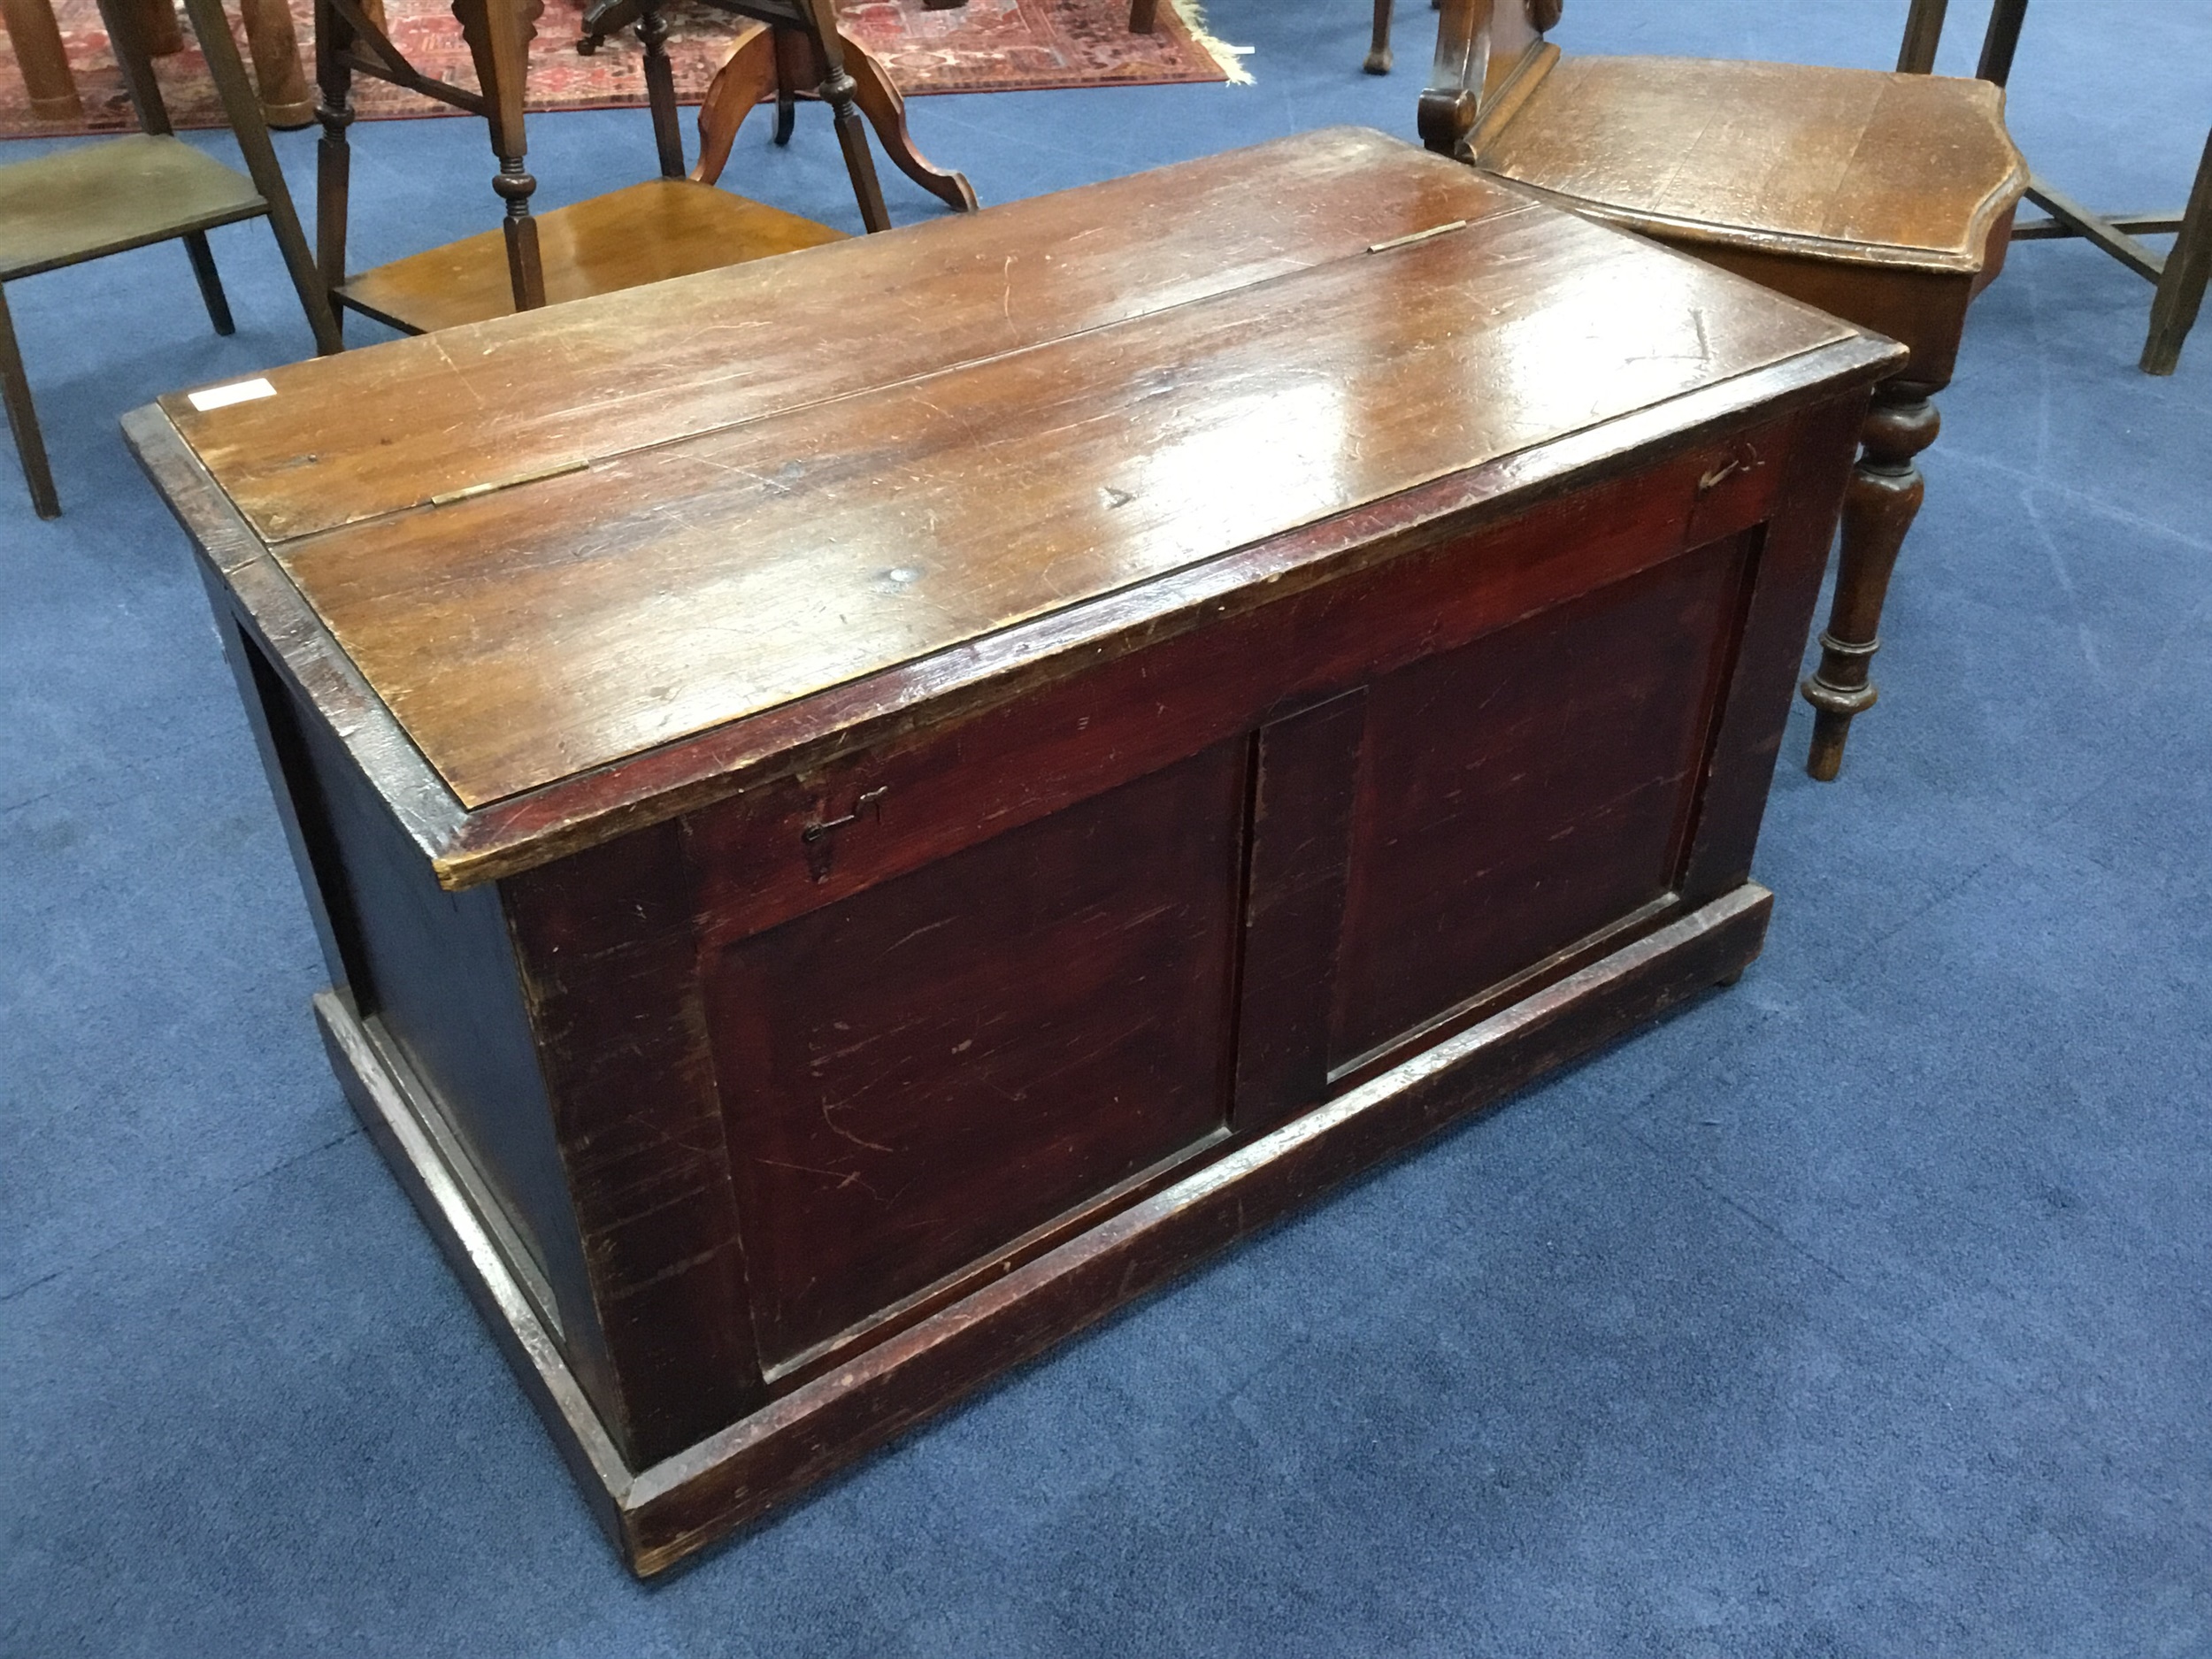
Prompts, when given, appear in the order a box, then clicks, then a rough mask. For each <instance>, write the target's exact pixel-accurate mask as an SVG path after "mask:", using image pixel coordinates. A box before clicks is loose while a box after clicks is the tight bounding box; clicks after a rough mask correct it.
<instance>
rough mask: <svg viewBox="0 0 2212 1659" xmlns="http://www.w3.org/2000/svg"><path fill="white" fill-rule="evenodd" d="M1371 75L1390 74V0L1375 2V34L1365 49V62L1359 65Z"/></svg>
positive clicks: (1377, 0) (1376, 0)
mask: <svg viewBox="0 0 2212 1659" xmlns="http://www.w3.org/2000/svg"><path fill="white" fill-rule="evenodd" d="M1360 67H1361V68H1363V69H1364V70H1365V71H1366V72H1367V73H1369V74H1371V75H1386V74H1388V73H1390V0H1375V34H1374V38H1373V40H1372V41H1371V42H1370V43H1369V45H1368V48H1367V61H1366V62H1365V63H1363V64H1362V65H1360Z"/></svg>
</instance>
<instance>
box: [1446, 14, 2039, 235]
mask: <svg viewBox="0 0 2212 1659" xmlns="http://www.w3.org/2000/svg"><path fill="white" fill-rule="evenodd" d="M1481 160H1482V165H1483V166H1484V167H1485V168H1486V170H1488V171H1489V172H1491V173H1496V174H1497V175H1498V176H1500V177H1501V178H1505V179H1510V180H1513V181H1515V182H1516V183H1519V184H1525V185H1529V186H1532V187H1533V188H1540V189H1543V190H1548V191H1551V192H1555V193H1556V194H1558V195H1560V196H1564V197H1567V198H1571V200H1573V201H1575V202H1577V203H1582V204H1595V205H1598V206H1601V207H1602V208H1606V209H1609V210H1612V212H1613V215H1614V216H1615V217H1616V218H1617V219H1619V220H1620V221H1621V222H1624V223H1627V224H1630V225H1632V226H1634V227H1637V228H1639V229H1648V230H1650V231H1652V232H1654V233H1655V234H1660V235H1666V236H1672V237H1678V238H1679V237H1691V238H1694V236H1695V235H1696V234H1697V233H1698V232H1699V231H1701V230H1709V231H1712V232H1715V233H1717V234H1720V235H1721V236H1722V237H1723V238H1724V239H1725V240H1727V241H1729V242H1734V243H1739V244H1742V245H1754V244H1760V245H1765V246H1768V247H1770V248H1772V249H1773V250H1776V251H1788V252H1793V253H1798V254H1801V255H1806V256H1809V257H1824V258H1831V259H1841V260H1847V261H1855V262H1859V263H1864V264H1877V265H1902V266H1906V267H1908V268H1911V269H1918V270H1927V271H1964V272H1972V271H1978V270H1979V269H1980V268H1981V264H1982V259H1983V255H1984V250H1985V244H1986V242H1987V241H1988V238H1989V232H1990V227H1991V226H1992V225H1993V224H1994V223H1995V222H1996V220H1997V218H1998V216H1999V215H2000V214H2001V213H2002V212H2003V211H2005V209H2006V208H2008V207H2009V206H2010V205H2011V204H2013V203H2014V202H2015V201H2016V200H2017V199H2018V198H2019V195H2020V192H2021V190H2022V189H2024V188H2025V187H2026V184H2027V178H2028V174H2027V167H2026V164H2025V163H2024V162H2023V161H2022V160H2021V158H2020V152H2019V151H2018V150H2016V149H2015V148H2014V147H2013V143H2012V140H2011V138H2010V137H2009V136H2008V134H2006V132H2005V121H2004V92H2003V89H2002V88H1999V87H1995V86H1992V85H1991V84H1990V83H1989V82H1987V81H1961V80H1953V79H1950V78H1948V77H1946V76H1940V75H1906V74H1888V73H1880V72H1877V71H1873V70H1865V69H1830V68H1822V67H1817V66H1812V65H1802V64H1768V63H1739V62H1735V61H1732V60H1709V59H1703V58H1576V57H1572V56H1568V57H1565V58H1561V59H1560V60H1559V61H1558V62H1557V63H1556V64H1555V65H1552V66H1551V68H1550V71H1549V73H1547V74H1546V76H1545V77H1544V80H1543V81H1542V83H1541V84H1540V86H1539V87H1538V88H1536V90H1535V92H1534V93H1533V94H1532V95H1531V96H1530V97H1529V99H1528V101H1527V103H1525V104H1523V105H1522V106H1521V107H1520V108H1519V109H1518V110H1517V111H1516V112H1515V113H1514V115H1513V117H1512V119H1509V120H1508V121H1507V122H1506V123H1505V125H1504V127H1502V129H1501V131H1500V132H1499V133H1498V134H1497V135H1496V136H1495V137H1494V138H1492V139H1490V140H1489V141H1488V142H1486V143H1485V144H1484V146H1483V150H1482V157H1481Z"/></svg>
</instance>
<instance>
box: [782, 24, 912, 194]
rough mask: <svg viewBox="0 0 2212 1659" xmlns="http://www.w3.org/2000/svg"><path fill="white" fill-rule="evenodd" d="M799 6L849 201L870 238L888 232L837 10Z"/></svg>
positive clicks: (881, 188)
mask: <svg viewBox="0 0 2212 1659" xmlns="http://www.w3.org/2000/svg"><path fill="white" fill-rule="evenodd" d="M800 4H801V6H802V9H803V12H804V13H805V15H806V19H807V27H806V29H805V31H804V33H805V35H806V43H807V45H808V47H809V48H810V55H811V56H812V58H813V59H814V62H815V65H816V66H817V67H818V68H819V69H820V70H821V72H822V82H821V86H820V88H818V90H819V92H820V95H821V99H822V102H823V103H825V104H828V105H829V107H830V119H831V120H832V121H833V122H834V123H835V125H836V127H837V147H838V148H839V149H840V150H843V151H844V152H845V171H846V172H847V173H849V174H850V175H851V177H852V181H853V196H854V197H855V199H856V200H857V201H858V202H859V204H860V222H861V224H862V226H863V227H865V228H866V229H867V230H868V231H869V232H870V233H871V234H873V233H874V232H876V231H880V230H889V229H890V228H891V214H890V211H889V210H888V209H887V208H886V207H885V206H884V205H883V187H882V185H881V184H879V182H878V181H877V180H876V161H875V157H873V156H872V155H870V154H869V153H868V127H867V124H866V122H865V120H864V118H863V117H862V115H861V113H860V105H859V104H858V103H857V102H856V101H855V98H854V94H855V93H856V92H857V91H858V90H859V88H858V86H857V85H856V83H855V82H854V81H853V78H852V73H851V72H850V71H849V70H848V69H847V68H846V67H845V53H844V50H843V48H842V46H841V42H840V40H839V36H838V33H837V8H836V7H835V6H834V5H833V4H831V0H800Z"/></svg>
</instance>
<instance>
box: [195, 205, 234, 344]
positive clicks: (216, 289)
mask: <svg viewBox="0 0 2212 1659" xmlns="http://www.w3.org/2000/svg"><path fill="white" fill-rule="evenodd" d="M184 251H185V252H186V253H187V254H188V256H190V257H191V260H192V276H193V279H194V280H196V281H197V282H198V283H199V285H200V302H201V303H202V304H204V305H205V306H206V307H207V320H208V321H210V322H211V323H213V324H214V325H215V332H216V333H217V334H236V333H237V332H238V325H237V324H236V323H235V322H234V321H232V320H231V315H230V301H229V300H228V299H227V298H225V297H224V295H223V279H222V276H221V275H220V273H218V272H217V271H216V269H215V252H214V250H213V249H211V248H210V247H209V246H208V245H207V233H206V232H205V231H198V230H196V231H191V232H188V233H187V234H186V235H185V238H184Z"/></svg>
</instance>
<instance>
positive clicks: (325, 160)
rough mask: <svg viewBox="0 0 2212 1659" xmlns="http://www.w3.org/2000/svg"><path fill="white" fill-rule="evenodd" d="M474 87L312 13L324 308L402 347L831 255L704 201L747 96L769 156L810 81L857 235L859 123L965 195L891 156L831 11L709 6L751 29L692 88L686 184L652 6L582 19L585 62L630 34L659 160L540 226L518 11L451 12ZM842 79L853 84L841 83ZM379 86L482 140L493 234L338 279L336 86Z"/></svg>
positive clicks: (885, 219)
mask: <svg viewBox="0 0 2212 1659" xmlns="http://www.w3.org/2000/svg"><path fill="white" fill-rule="evenodd" d="M451 3H452V10H453V15H454V17H455V18H456V19H457V20H458V22H459V23H460V25H461V32H462V35H463V36H464V37H465V40H466V41H467V43H468V48H469V56H470V59H471V61H472V64H473V65H474V67H475V71H476V77H477V87H476V88H475V89H474V90H471V89H469V88H463V87H456V86H452V85H449V84H448V83H446V82H444V81H435V80H433V79H431V78H430V77H428V76H426V75H424V74H422V73H419V71H417V70H416V69H415V68H414V66H413V65H411V64H409V63H408V62H407V60H406V58H405V57H404V56H403V54H402V53H401V52H400V50H399V49H398V48H397V47H396V46H395V45H393V43H392V42H391V40H390V38H389V37H388V35H386V34H385V32H384V29H383V27H382V24H381V7H380V5H379V4H377V0H316V7H315V16H316V78H317V81H319V84H320V86H321V88H322V104H321V107H320V109H319V111H317V117H318V119H319V120H320V121H321V122H322V126H323V136H322V141H321V144H320V149H319V172H318V175H317V181H316V182H317V190H316V226H315V241H316V252H317V256H318V257H319V261H320V264H321V268H322V275H323V280H325V282H326V283H327V284H328V286H329V288H330V291H331V293H332V295H333V296H334V298H335V299H336V301H337V302H338V303H340V304H341V305H342V306H346V307H349V308H351V309H352V310H355V311H360V312H361V313H363V314H364V315H365V316H369V317H373V318H375V319H377V320H379V321H380V322H384V323H388V324H389V325H390V326H393V327H395V328H398V329H401V330H403V331H404V332H406V333H409V334H425V333H428V332H430V331H431V330H433V329H438V328H449V327H453V326H457V325H458V324H462V323H470V322H481V321H483V320H484V319H487V318H491V317H500V316H505V315H507V314H509V313H511V312H512V311H529V310H533V309H534V308H536V307H538V306H541V305H544V304H548V303H557V302H559V301H563V300H572V299H581V298H585V297H587V296H590V295H594V294H607V293H612V292H615V291H617V290H618V289H622V288H636V287H639V286H641V285H642V284H644V283H648V282H657V281H660V280H664V279H666V278H669V277H678V276H688V275H691V274H693V273H695V272H700V271H710V270H716V269H718V268H719V267H721V266H724V265H739V264H742V263H743V262H745V261H747V260H749V259H760V258H765V257H769V256H770V255H772V254H779V253H786V252H789V251H791V250H795V249H798V248H810V247H814V246H816V245H818V244H820V243H823V242H836V241H841V240H842V239H843V235H844V233H843V232H841V231H838V230H834V229H832V228H831V227H829V226H827V225H822V224H818V223H816V222H815V221H814V220H812V219H802V218H800V217H799V216H798V215H796V214H794V213H787V212H784V211H781V210H780V209H777V208H772V207H769V206H767V205H766V204H763V203H759V202H752V201H748V200H747V199H746V198H744V197H743V196H733V195H732V194H731V193H730V192H728V191H726V190H722V189H719V188H716V185H715V180H717V179H718V178H719V177H720V176H721V173H722V169H723V166H724V165H725V164H726V162H727V160H728V158H729V154H730V147H731V144H732V142H733V141H734V139H735V137H736V134H737V129H738V127H739V126H740V124H741V123H742V121H743V120H744V119H745V117H746V116H747V114H749V112H750V111H751V110H752V108H753V106H754V104H756V103H757V102H758V100H759V99H760V97H761V96H764V93H766V92H769V91H776V92H778V93H779V101H780V103H781V104H783V106H784V108H783V110H782V111H780V113H781V116H782V119H780V122H779V131H778V137H779V140H781V139H783V138H787V137H788V135H789V130H790V129H789V105H790V101H791V98H792V96H794V95H795V91H796V90H797V89H798V86H799V85H800V84H801V83H803V81H807V80H809V79H810V80H811V81H814V82H815V83H817V84H818V88H819V93H820V96H821V97H822V100H823V101H824V102H825V103H826V104H828V105H829V106H830V109H831V112H832V114H833V118H834V119H835V122H836V126H837V134H838V141H839V143H840V144H841V147H842V149H843V150H844V155H845V162H846V166H847V169H848V171H849V173H851V175H852V181H853V191H854V194H855V196H856V197H857V198H858V200H859V204H860V212H861V220H862V222H863V223H864V225H865V226H866V227H867V228H868V229H869V230H871V231H878V230H885V229H888V228H889V227H890V217H889V215H888V213H887V211H885V209H884V205H883V193H882V190H881V188H880V187H879V185H878V183H877V180H876V173H875V164H874V162H873V160H872V157H871V156H870V154H869V150H868V141H867V134H866V133H865V131H864V129H863V127H862V126H861V119H862V117H863V115H864V114H865V115H866V116H867V117H868V118H869V119H872V121H873V122H874V123H875V124H876V127H877V129H878V132H879V134H880V135H882V136H883V138H884V142H885V148H886V150H887V152H888V153H890V154H891V156H892V157H893V158H894V159H895V161H897V162H898V164H899V165H900V166H901V167H902V169H903V170H904V171H905V172H907V173H908V174H909V175H910V176H911V177H914V178H915V179H916V180H918V181H920V182H922V183H923V184H924V185H925V186H926V188H930V189H932V190H933V191H935V192H936V193H937V194H938V195H939V196H941V197H943V198H944V199H945V200H947V201H948V202H949V203H950V204H952V205H954V206H955V207H959V208H965V209H972V208H973V207H974V206H975V193H974V192H973V191H972V190H971V189H970V188H968V183H967V180H965V179H964V178H962V177H961V176H960V175H959V174H957V173H942V172H940V171H939V170H938V169H936V168H933V167H932V166H930V165H929V164H928V163H926V161H924V160H923V159H922V158H921V157H919V156H918V155H916V154H915V153H914V151H913V149H912V146H911V144H910V143H909V142H906V140H905V131H904V109H903V105H902V103H901V102H900V100H899V96H898V93H897V91H896V90H895V88H892V86H891V84H890V81H889V80H888V78H887V77H886V76H884V75H883V73H882V70H881V65H878V64H876V63H875V62H874V60H873V59H868V60H867V61H866V62H865V63H864V64H863V63H858V62H856V61H855V60H856V56H857V57H860V58H864V57H865V54H864V53H862V52H861V50H860V49H859V48H858V47H857V46H856V45H854V44H853V43H852V42H849V41H847V40H845V39H843V38H842V37H841V35H839V33H838V30H837V27H836V18H835V13H834V11H833V8H832V4H831V0H714V3H715V4H717V5H718V8H719V9H720V10H723V11H727V12H737V13H739V14H740V15H741V16H744V17H748V18H750V19H755V20H756V21H757V23H758V24H759V25H760V26H761V27H758V28H756V29H753V30H749V31H748V32H747V33H746V34H744V35H741V36H740V38H739V39H738V41H737V42H736V44H735V45H734V46H733V49H732V50H731V52H730V55H729V57H728V58H726V60H725V62H724V63H723V65H722V67H721V69H720V70H719V71H718V72H717V73H716V75H715V78H714V80H713V81H712V82H711V83H710V85H709V87H708V88H707V92H706V96H705V99H704V101H703V103H702V104H701V106H700V111H699V129H700V139H701V155H700V159H699V164H698V165H697V166H696V167H694V168H692V169H691V170H690V171H689V172H688V173H687V171H686V169H685V165H684V144H683V134H682V132H681V129H680V125H679V120H678V113H677V107H676V89H675V81H674V76H673V73H672V69H671V67H670V65H669V60H668V52H667V47H666V42H667V38H668V24H667V21H666V19H664V18H663V17H662V16H661V15H660V0H603V3H602V4H596V5H594V6H591V7H590V8H588V10H587V12H586V13H585V29H586V33H585V37H584V40H583V42H580V45H581V46H582V48H583V49H584V50H593V49H595V47H596V45H597V44H598V42H599V41H600V40H601V39H602V38H603V37H604V36H605V35H607V34H609V33H611V32H612V31H613V30H614V29H616V28H618V27H622V26H623V25H625V24H634V26H635V29H636V33H637V37H638V39H639V41H640V42H641V43H642V44H643V46H644V48H645V86H646V95H647V99H648V103H649V108H650V110H651V111H652V119H653V135H654V139H655V142H656V145H657V149H658V150H659V158H660V176H659V177H658V178H656V179H651V180H646V181H645V182H643V183H641V184H634V185H631V186H628V187H627V188H624V189H620V190H615V191H611V192H609V193H608V194H606V195H604V196H595V197H592V198H591V199H590V200H588V201H584V202H579V203H577V204H574V205H572V206H570V207H565V208H558V209H556V210H555V211H552V212H549V213H545V214H542V215H538V214H533V213H532V212H531V211H530V196H531V194H532V192H534V190H535V189H536V188H537V181H536V180H534V179H533V178H532V177H531V176H530V174H529V173H528V171H527V170H526V165H525V153H526V151H525V141H524V136H523V105H524V90H525V79H526V73H527V69H528V58H529V44H530V41H531V39H532V37H533V35H534V34H535V32H536V31H535V19H536V18H537V15H538V12H539V9H540V7H539V5H538V4H536V0H451ZM854 68H858V69H859V70H860V72H861V73H860V75H859V76H858V77H857V78H856V76H855V74H854V73H851V71H852V70H853V69H854ZM357 73H359V74H365V75H370V76H373V77H374V78H376V79H378V80H382V81H392V82H394V83H395V84H396V85H399V86H403V87H407V88H411V89H412V90H414V91H416V92H419V93H422V94H424V95H425V96H429V97H433V98H436V99H438V100H439V101H440V102H442V103H445V104H452V105H454V106H455V107H456V108H458V109H462V110H466V111H471V112H472V113H474V114H478V115H481V116H482V117H484V119H485V120H486V121H487V122H488V125H489V127H490V128H491V146H492V150H493V153H494V154H495V156H496V157H498V161H499V171H498V173H497V174H496V175H495V177H494V179H493V180H492V188H493V191H494V192H495V194H496V195H497V196H499V198H500V199H501V200H502V201H503V202H504V203H505V204H506V214H505V218H504V220H503V225H502V227H501V228H500V229H499V230H497V231H489V232H486V233H485V234H482V235H479V236H472V237H468V238H465V239H464V240H463V241H460V242H451V243H449V244H448V245H446V246H445V247H442V248H435V249H432V250H429V251H428V252H426V253H420V254H415V255H412V256H411V257H407V258H404V259H400V260H396V261H394V262H393V263H392V264H389V265H380V266H378V267H376V268H375V269H374V270H372V271H368V272H365V273H361V274H360V275H357V276H353V277H349V276H348V275H347V274H346V268H345V266H346V258H345V254H346V205H347V195H348V175H349V148H348V142H347V138H346V129H347V127H349V126H350V125H351V124H352V121H353V112H352V110H351V108H350V97H351V87H352V78H353V76H354V75H355V74H357Z"/></svg>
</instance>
